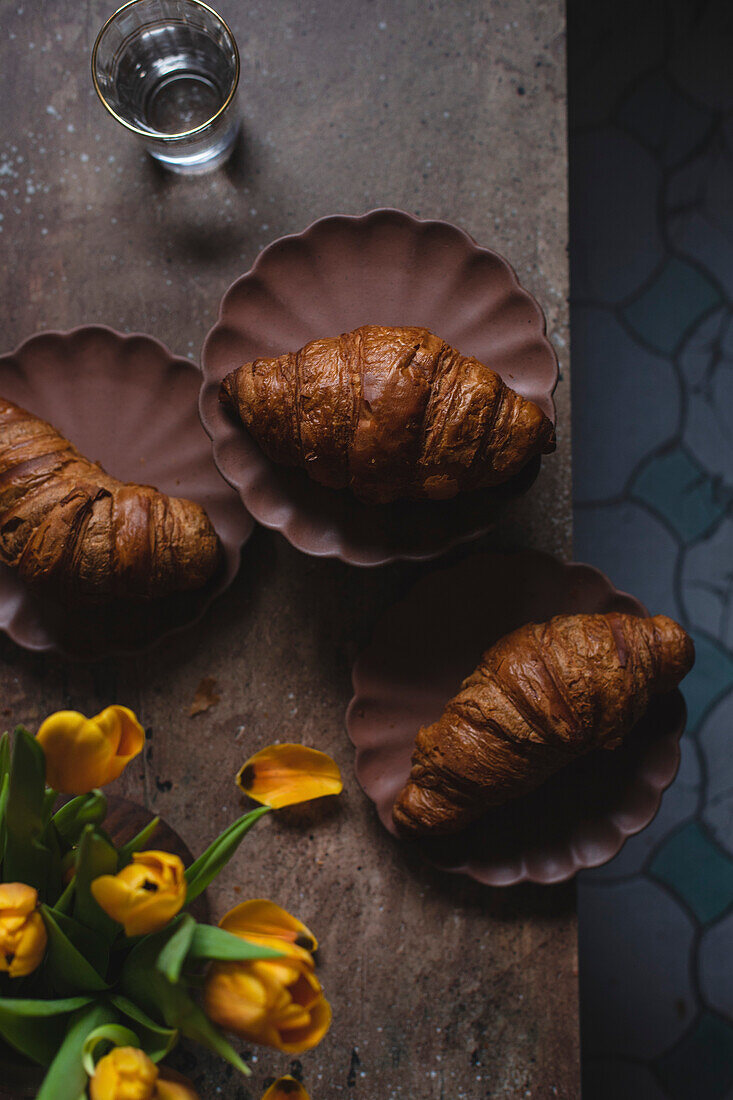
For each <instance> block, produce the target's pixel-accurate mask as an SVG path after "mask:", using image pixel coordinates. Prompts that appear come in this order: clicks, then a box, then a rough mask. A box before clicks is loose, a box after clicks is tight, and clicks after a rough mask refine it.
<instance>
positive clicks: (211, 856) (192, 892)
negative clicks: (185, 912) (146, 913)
mask: <svg viewBox="0 0 733 1100" xmlns="http://www.w3.org/2000/svg"><path fill="white" fill-rule="evenodd" d="M269 812H270V807H269V806H259V807H258V808H257V809H256V810H250V812H249V813H247V814H244V815H243V816H242V817H240V818H239V819H238V820H237V821H235V822H234V823H233V824H232V825H230V826H229V828H228V829H225V830H224V832H223V833H222V834H221V835H220V836H218V837H217V838H216V840H215V841H214V842H213V844H211V845H209V847H208V848H207V849H206V851H205V852H204V853H203V854H202V855H200V856H199V858H198V859H197V860H195V861H194V862H193V863H192V864H191V866H190V867H189V868H188V870H187V871H186V882H187V883H188V893H187V894H186V904H188V903H189V902H192V901H193V900H194V898H197V897H198V896H199V894H202V893H203V892H204V890H205V889H206V887H207V886H208V885H209V883H210V882H212V881H213V880H214V879H215V878H216V876H217V875H218V874H219V872H220V871H221V870H222V868H224V867H225V866H226V864H227V863H228V862H229V860H230V859H231V858H232V856H233V855H234V853H235V852H236V850H237V848H238V847H239V845H240V844H241V842H242V840H243V839H244V837H245V836H246V835H247V833H248V832H249V830H250V829H251V828H252V826H253V825H254V824H255V823H256V822H257V821H259V819H260V818H261V817H263V815H264V814H268V813H269Z"/></svg>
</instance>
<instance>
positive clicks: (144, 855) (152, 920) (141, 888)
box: [91, 851, 186, 936]
mask: <svg viewBox="0 0 733 1100" xmlns="http://www.w3.org/2000/svg"><path fill="white" fill-rule="evenodd" d="M91 889H92V894H93V895H94V900H95V901H96V903H97V905H99V906H100V908H101V909H104V911H105V913H106V914H107V915H108V916H109V917H112V919H113V920H116V921H117V922H118V923H119V924H121V925H123V926H124V929H125V935H126V936H142V935H145V933H146V932H157V931H158V929H160V928H163V927H165V925H166V924H168V922H169V921H170V920H172V919H173V917H175V915H176V913H177V912H178V911H179V909H180V908H181V906H182V905H183V903H184V901H185V900H186V879H185V873H184V867H183V863H182V862H181V860H180V859H179V858H178V856H175V855H172V854H171V853H170V852H153V851H151V852H136V853H135V854H134V855H133V857H132V863H128V865H127V867H123V868H122V870H121V871H118V872H117V874H116V875H100V877H99V878H95V879H94V881H93V882H92V887H91Z"/></svg>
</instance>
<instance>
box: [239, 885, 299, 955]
mask: <svg viewBox="0 0 733 1100" xmlns="http://www.w3.org/2000/svg"><path fill="white" fill-rule="evenodd" d="M219 927H220V928H223V929H224V930H225V931H226V932H231V933H232V934H233V935H235V936H240V937H241V938H242V939H245V940H254V941H255V942H256V943H257V942H259V941H260V940H261V939H266V940H268V941H269V940H271V939H272V938H273V937H274V938H277V939H279V940H286V941H288V942H289V943H294V944H295V945H296V947H303V948H305V950H306V951H310V952H311V953H312V952H313V951H315V950H316V949H317V947H318V941H317V940H316V937H315V936H314V935H313V933H312V932H311V930H310V929H309V928H306V926H305V925H304V924H303V923H302V922H301V921H299V920H298V919H297V918H296V917H294V916H292V915H291V914H290V913H288V912H287V911H286V910H285V909H281V908H280V906H279V905H275V903H274V902H273V901H267V900H266V899H265V898H253V899H252V900H251V901H244V902H242V904H241V905H235V907H234V909H230V910H229V912H228V913H227V914H226V915H225V916H223V917H222V919H221V920H220V921H219Z"/></svg>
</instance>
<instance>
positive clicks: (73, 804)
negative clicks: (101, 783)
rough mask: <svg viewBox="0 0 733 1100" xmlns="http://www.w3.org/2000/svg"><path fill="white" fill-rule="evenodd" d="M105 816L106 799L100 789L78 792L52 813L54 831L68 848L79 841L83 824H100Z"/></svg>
mask: <svg viewBox="0 0 733 1100" xmlns="http://www.w3.org/2000/svg"><path fill="white" fill-rule="evenodd" d="M106 816H107V799H106V797H105V796H104V794H103V793H102V791H90V792H89V794H80V795H79V796H78V797H77V798H72V799H70V800H69V801H68V802H66V803H65V804H64V805H63V806H62V807H61V809H60V810H57V811H56V813H55V814H54V815H53V823H54V825H55V826H56V831H57V832H58V834H59V836H60V837H61V838H62V840H64V841H65V842H66V843H67V844H68V846H69V847H70V848H72V847H73V846H74V845H75V844H78V843H79V837H80V836H81V834H82V830H83V829H84V827H85V825H101V824H102V822H103V821H104V819H105V817H106Z"/></svg>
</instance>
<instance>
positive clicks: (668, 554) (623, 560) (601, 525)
mask: <svg viewBox="0 0 733 1100" xmlns="http://www.w3.org/2000/svg"><path fill="white" fill-rule="evenodd" d="M573 545H574V546H575V554H576V556H577V558H578V559H579V560H580V561H592V562H593V564H594V565H595V566H597V567H598V568H599V569H602V570H603V572H604V573H606V574H607V575H608V576H609V577H610V578H611V580H612V581H613V583H614V584H615V585H616V587H617V588H621V589H623V590H624V591H625V592H633V593H634V595H635V596H638V597H639V599H640V600H641V601H642V602H643V603H644V604H646V606H647V607H648V608H649V610H650V611H653V612H654V613H655V614H656V613H665V614H669V615H674V614H676V594H675V571H676V567H677V552H678V551H677V543H676V541H675V539H674V538H673V536H672V535H671V534H670V532H669V531H668V530H667V529H666V527H665V526H664V524H663V523H661V522H660V520H658V519H657V518H656V517H655V516H654V515H652V513H651V512H649V511H648V510H647V509H646V508H644V507H642V506H641V505H640V504H635V503H634V502H633V501H630V500H623V501H621V502H619V503H618V504H614V503H611V504H599V505H594V506H592V507H591V506H588V507H585V508H582V509H578V510H577V511H576V514H575V520H574V526H573ZM640 546H641V547H647V546H653V547H654V553H653V554H647V553H641V554H640V553H639V547H640Z"/></svg>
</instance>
